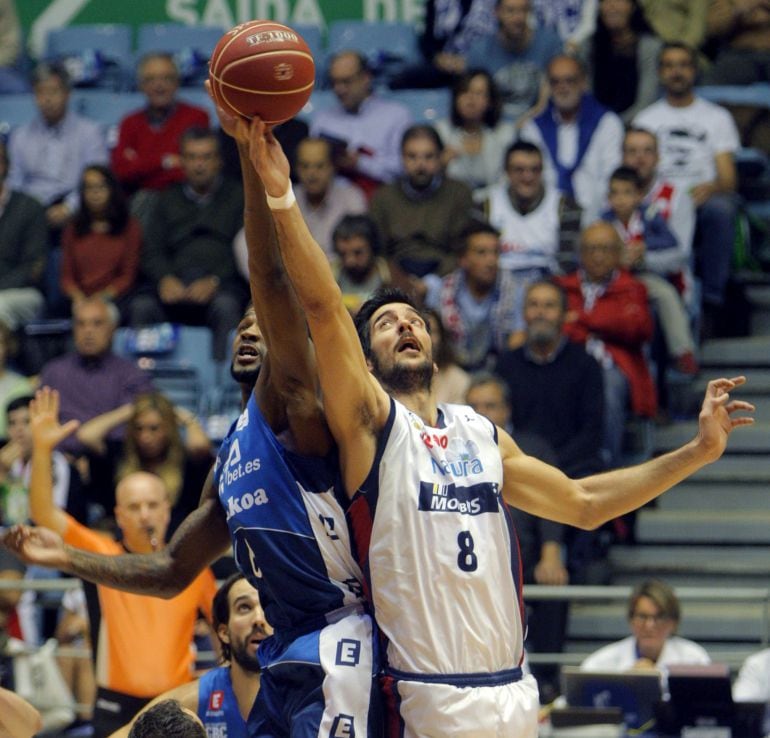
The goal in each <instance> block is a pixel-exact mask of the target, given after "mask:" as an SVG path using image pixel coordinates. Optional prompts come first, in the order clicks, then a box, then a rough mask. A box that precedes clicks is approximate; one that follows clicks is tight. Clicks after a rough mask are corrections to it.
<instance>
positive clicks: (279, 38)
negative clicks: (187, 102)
mask: <svg viewBox="0 0 770 738" xmlns="http://www.w3.org/2000/svg"><path fill="white" fill-rule="evenodd" d="M314 79H315V64H314V63H313V57H312V55H311V53H310V49H309V48H308V46H307V44H306V43H305V41H304V39H303V38H302V37H301V36H300V35H299V34H298V33H297V32H296V31H293V30H292V29H291V28H289V27H288V26H284V25H281V24H280V23H275V22H273V21H266V20H254V21H249V22H247V23H241V24H239V25H237V26H235V28H233V29H231V30H230V31H228V32H227V33H226V34H225V35H224V36H222V38H221V39H219V43H218V44H217V45H216V48H215V49H214V52H213V53H212V55H211V61H210V62H209V80H210V81H211V89H212V91H213V93H214V98H215V99H216V101H217V103H218V104H219V105H220V106H221V107H223V108H224V109H225V110H228V111H230V112H235V113H238V114H239V115H243V116H246V117H247V118H251V117H252V116H254V115H258V116H259V117H260V118H262V120H264V121H265V123H267V124H269V125H276V124H277V123H282V122H283V121H285V120H289V118H293V117H294V116H295V115H296V114H297V113H298V112H299V111H300V110H302V107H303V106H304V105H305V103H306V102H307V101H308V98H309V97H310V93H311V92H312V91H313V81H314Z"/></svg>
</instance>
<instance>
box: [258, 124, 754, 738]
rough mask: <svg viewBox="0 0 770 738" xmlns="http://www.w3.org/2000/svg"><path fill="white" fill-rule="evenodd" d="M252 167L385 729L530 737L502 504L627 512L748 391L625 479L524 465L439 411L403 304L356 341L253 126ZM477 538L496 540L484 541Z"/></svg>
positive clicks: (588, 514) (420, 338)
mask: <svg viewBox="0 0 770 738" xmlns="http://www.w3.org/2000/svg"><path fill="white" fill-rule="evenodd" d="M250 157H251V160H252V162H253V163H254V165H255V166H256V168H257V171H258V172H259V174H260V177H261V179H262V181H263V182H264V184H265V190H266V192H267V195H268V205H269V206H270V208H271V209H272V210H273V218H274V220H275V223H276V229H277V232H278V237H279V244H280V247H281V251H282V254H283V260H284V265H285V267H286V270H287V272H288V274H289V277H290V278H291V280H292V282H293V284H294V288H295V290H296V292H297V295H298V297H299V299H300V302H301V303H302V305H303V307H304V309H305V314H306V317H307V320H308V324H309V326H310V331H311V334H312V337H313V341H314V344H315V349H316V355H317V357H318V371H319V376H320V379H321V386H322V389H323V393H324V406H325V411H326V417H327V420H328V422H329V427H330V429H331V431H332V433H333V435H334V436H335V439H336V441H337V444H338V448H339V454H340V463H341V468H342V476H343V483H344V486H345V489H346V491H347V493H348V494H349V495H351V496H352V497H353V502H352V504H351V508H350V511H349V513H350V517H351V520H352V522H353V525H354V528H355V529H356V530H357V540H356V546H357V553H358V555H359V558H360V560H361V564H362V568H363V569H364V571H365V572H366V575H367V577H368V582H369V584H370V588H369V592H368V594H369V596H370V597H371V600H372V602H373V603H374V606H375V617H376V618H377V619H378V623H379V626H380V628H381V629H382V631H383V633H384V634H385V638H386V640H387V643H386V653H385V655H386V662H387V663H386V667H387V668H388V670H389V671H388V673H387V676H386V680H385V681H386V686H389V687H390V689H389V691H388V695H387V696H388V697H389V698H390V699H389V700H388V701H387V702H388V707H389V709H390V715H389V719H390V721H389V725H388V728H389V732H390V734H391V735H401V736H404V737H405V738H410V737H411V736H414V737H417V736H419V737H420V738H427V737H429V736H452V737H453V738H471V737H473V738H492V736H496V737H497V736H499V737H502V736H506V737H510V736H517V738H530V737H534V736H535V735H536V733H537V690H536V687H535V685H534V682H533V681H532V679H531V678H530V677H524V678H519V672H518V668H519V664H520V662H521V658H522V646H521V644H522V640H523V633H522V625H521V617H520V615H516V614H511V610H520V607H521V605H520V602H519V601H518V594H517V588H516V583H515V575H514V574H513V571H515V568H516V567H515V566H512V559H513V555H514V554H513V549H514V547H515V542H514V540H513V539H512V536H511V535H510V533H506V529H505V526H506V524H505V523H504V522H503V521H504V519H505V516H506V515H507V510H506V507H505V504H506V503H509V504H514V505H517V506H519V507H521V508H522V509H523V510H525V511H527V512H529V513H532V514H534V515H538V516H541V517H546V518H551V519H554V520H557V521H559V522H563V523H568V524H570V525H577V526H581V527H585V528H590V527H595V526H597V525H599V524H601V523H602V522H603V521H605V520H608V519H611V518H613V517H616V516H618V515H621V514H623V513H625V512H627V511H630V510H632V509H634V508H636V507H639V506H640V505H642V504H644V503H645V502H647V501H649V500H651V499H653V498H654V497H656V496H657V495H659V494H661V493H662V492H664V491H665V490H666V489H668V488H669V487H671V486H672V485H674V484H676V483H677V482H679V481H681V480H682V479H684V478H685V477H687V476H688V475H689V474H691V473H693V472H694V471H696V470H697V469H699V468H700V467H702V466H703V465H705V464H707V463H709V462H712V461H714V460H716V459H717V458H719V456H721V454H722V453H723V451H724V449H725V446H726V443H727V438H728V435H729V433H730V432H731V431H732V430H733V429H734V428H736V427H738V426H742V425H748V424H750V423H751V422H753V420H752V418H751V417H736V415H735V412H736V411H738V410H746V411H750V410H752V409H753V408H752V406H751V405H750V404H749V403H747V402H742V401H739V400H732V399H731V398H730V396H729V391H731V390H732V389H734V388H736V387H738V386H739V385H741V384H743V383H744V382H745V378H743V377H736V378H733V379H718V380H713V381H711V382H709V385H708V388H707V391H706V396H705V399H704V402H703V409H702V411H701V414H700V418H699V430H698V435H697V436H696V438H695V439H693V440H692V441H691V442H689V443H688V444H686V445H685V446H683V447H681V448H679V449H677V450H676V451H673V452H671V453H669V454H666V455H664V456H661V457H659V458H657V459H653V460H652V461H649V462H646V463H645V464H643V465H639V466H636V467H632V468H629V469H621V470H614V471H612V472H608V473H605V474H602V475H595V476H591V477H588V478H586V479H583V480H580V481H575V480H572V479H569V478H568V477H566V476H565V475H564V474H562V473H561V472H560V471H558V470H557V469H555V468H553V467H551V466H549V465H547V464H545V463H543V462H541V461H538V460H537V459H535V458H532V457H530V456H526V455H525V454H523V453H522V452H521V450H520V449H519V448H518V447H517V446H516V444H515V443H514V441H513V439H512V438H511V437H510V436H509V435H508V434H507V433H506V432H505V431H503V430H501V429H499V428H498V429H496V435H497V438H496V439H495V432H494V431H493V429H492V428H491V427H489V426H488V425H486V424H485V423H484V421H482V420H481V419H480V418H479V417H478V416H477V415H476V414H475V413H473V411H471V410H470V409H465V408H462V407H451V406H442V407H439V406H438V405H437V403H436V399H435V394H434V391H433V387H432V378H433V374H434V370H435V367H434V364H433V358H432V353H431V339H430V335H429V333H428V330H427V328H426V323H425V321H424V319H423V317H422V315H421V314H420V312H419V310H418V309H417V308H416V307H415V306H414V305H413V304H411V303H410V301H409V298H408V297H407V296H406V295H403V294H399V293H393V292H388V293H384V294H381V295H379V296H378V297H377V298H375V299H373V300H369V301H368V302H367V303H365V305H364V306H363V307H362V308H361V310H360V311H359V313H358V315H357V324H358V327H359V331H360V338H359V335H358V334H357V331H356V327H355V326H354V325H353V322H352V320H351V318H350V315H349V313H348V312H347V310H346V308H345V306H344V304H343V301H342V295H341V293H340V290H339V288H338V287H337V284H336V282H335V281H334V277H333V275H332V272H331V269H330V267H329V263H328V259H327V258H326V256H325V255H324V253H323V251H322V250H321V248H320V247H319V246H318V244H316V243H315V242H314V241H313V238H312V236H311V235H310V232H309V231H308V229H307V226H306V225H305V223H304V220H303V218H302V214H301V212H300V211H299V208H298V207H297V205H296V201H295V199H294V197H293V192H292V190H291V183H290V180H289V163H288V161H287V159H286V157H285V155H284V154H283V151H282V150H281V148H280V145H279V144H278V142H277V141H276V140H275V138H274V137H273V135H272V134H271V133H270V132H269V131H267V129H266V128H265V125H264V123H262V122H261V121H260V120H258V119H255V120H254V121H252V124H251V148H250ZM359 341H360V342H359ZM485 433H486V436H485ZM495 440H496V442H497V449H496V452H495V449H494V447H493V445H492V442H494V441H495ZM453 467H456V468H453ZM482 467H483V468H482ZM474 475H478V476H479V479H480V480H481V485H482V486H481V488H476V487H474V482H473V477H474ZM443 500H446V504H445V505H444V502H443ZM372 512H373V513H374V516H373V518H371V517H370V515H371V513H372ZM367 523H370V527H369V533H370V534H369V536H368V538H367V535H366V532H367ZM476 533H477V534H478V535H479V536H483V535H485V534H487V533H489V534H490V535H493V536H494V539H495V540H494V544H493V542H492V541H489V542H486V541H484V540H476V538H475V537H474V534H476ZM426 603H427V604H426ZM490 606H491V607H492V608H493V609H492V611H491V612H487V610H488V608H489V607H490ZM434 607H435V608H437V609H435V610H434V609H433V608H434Z"/></svg>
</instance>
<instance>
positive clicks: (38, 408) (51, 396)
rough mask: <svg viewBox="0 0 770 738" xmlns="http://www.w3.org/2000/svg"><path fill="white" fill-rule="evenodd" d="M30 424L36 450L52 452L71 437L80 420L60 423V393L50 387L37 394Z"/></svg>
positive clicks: (30, 415) (31, 410) (30, 406)
mask: <svg viewBox="0 0 770 738" xmlns="http://www.w3.org/2000/svg"><path fill="white" fill-rule="evenodd" d="M29 424H30V428H31V430H32V442H33V444H34V446H35V448H39V449H41V450H44V451H50V450H51V449H52V448H54V447H55V446H58V445H59V444H60V443H61V442H62V441H63V440H64V439H65V438H67V436H71V435H72V434H73V433H74V432H75V431H76V430H77V428H78V426H79V425H80V421H79V420H74V419H73V420H69V421H67V422H66V423H64V425H62V424H61V423H60V422H59V393H58V392H57V391H56V390H54V389H51V388H50V387H43V388H42V389H39V390H38V391H37V392H35V399H34V400H32V402H31V403H30V404H29Z"/></svg>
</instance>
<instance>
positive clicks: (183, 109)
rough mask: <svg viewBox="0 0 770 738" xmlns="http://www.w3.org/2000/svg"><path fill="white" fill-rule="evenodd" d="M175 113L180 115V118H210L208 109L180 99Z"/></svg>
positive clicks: (202, 119)
mask: <svg viewBox="0 0 770 738" xmlns="http://www.w3.org/2000/svg"><path fill="white" fill-rule="evenodd" d="M174 115H175V116H179V117H180V118H181V117H184V118H192V119H197V120H201V121H208V119H209V114H208V111H206V110H204V109H203V108H201V107H199V106H197V105H192V104H191V103H188V102H185V101H184V100H179V101H178V102H177V104H176V111H175V112H174Z"/></svg>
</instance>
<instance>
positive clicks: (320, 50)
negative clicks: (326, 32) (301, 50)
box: [291, 23, 326, 84]
mask: <svg viewBox="0 0 770 738" xmlns="http://www.w3.org/2000/svg"><path fill="white" fill-rule="evenodd" d="M291 27H292V28H293V29H294V30H295V31H296V32H297V33H298V34H299V35H300V36H302V38H304V39H305V43H306V44H307V45H308V48H309V49H310V53H311V54H312V55H313V61H314V62H315V77H316V84H317V83H318V82H319V81H320V80H321V79H322V75H323V73H324V69H325V68H326V66H325V65H326V53H325V51H324V38H323V31H322V30H321V28H320V27H319V26H311V25H309V24H304V23H293V24H292V26H291Z"/></svg>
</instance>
